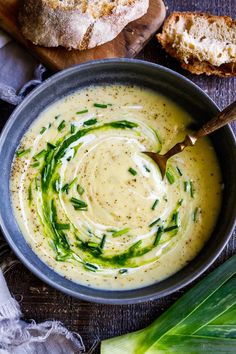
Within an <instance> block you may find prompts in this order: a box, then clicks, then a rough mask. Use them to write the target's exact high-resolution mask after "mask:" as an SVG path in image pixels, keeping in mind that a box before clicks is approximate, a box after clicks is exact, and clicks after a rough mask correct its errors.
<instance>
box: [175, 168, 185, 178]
mask: <svg viewBox="0 0 236 354" xmlns="http://www.w3.org/2000/svg"><path fill="white" fill-rule="evenodd" d="M176 170H177V172H178V174H179V175H180V177H181V176H183V173H182V171H181V170H180V168H179V167H178V166H176Z"/></svg>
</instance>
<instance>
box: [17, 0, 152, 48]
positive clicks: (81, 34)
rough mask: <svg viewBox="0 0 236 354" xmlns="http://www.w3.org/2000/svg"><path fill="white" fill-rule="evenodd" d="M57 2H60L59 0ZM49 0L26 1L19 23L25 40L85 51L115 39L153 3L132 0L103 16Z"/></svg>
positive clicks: (22, 5)
mask: <svg viewBox="0 0 236 354" xmlns="http://www.w3.org/2000/svg"><path fill="white" fill-rule="evenodd" d="M55 2H56V3H57V0H55ZM59 4H60V2H59V0H58V5H55V6H52V4H51V1H48V0H23V1H22V4H21V7H20V11H19V24H20V28H21V31H22V33H23V35H24V37H25V38H27V39H29V40H30V41H31V42H33V43H34V44H36V45H42V46H44V47H58V46H63V47H66V48H68V49H79V50H85V49H89V48H94V47H96V46H98V45H101V44H103V43H106V42H109V41H111V40H112V39H114V38H115V37H116V36H117V35H118V34H119V33H120V32H121V31H122V29H123V28H124V27H125V26H126V25H127V24H128V23H129V22H131V21H133V20H135V19H137V18H139V17H142V16H143V15H144V14H145V13H146V12H147V10H148V7H149V0H128V1H127V3H126V4H125V5H122V4H118V5H117V6H113V7H104V8H103V12H102V13H99V14H97V13H94V11H92V10H93V9H88V8H85V7H82V8H78V6H75V7H74V8H73V7H71V6H70V7H69V8H67V9H65V7H64V6H61V5H59Z"/></svg>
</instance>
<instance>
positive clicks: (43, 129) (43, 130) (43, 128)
mask: <svg viewBox="0 0 236 354" xmlns="http://www.w3.org/2000/svg"><path fill="white" fill-rule="evenodd" d="M46 130H47V128H45V127H42V129H41V130H40V134H41V135H43V133H44V132H45V131H46Z"/></svg>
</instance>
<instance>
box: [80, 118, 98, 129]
mask: <svg viewBox="0 0 236 354" xmlns="http://www.w3.org/2000/svg"><path fill="white" fill-rule="evenodd" d="M97 122H98V120H97V118H92V119H89V120H86V121H85V122H84V123H83V125H85V126H88V127H89V126H90V125H94V124H96V123H97Z"/></svg>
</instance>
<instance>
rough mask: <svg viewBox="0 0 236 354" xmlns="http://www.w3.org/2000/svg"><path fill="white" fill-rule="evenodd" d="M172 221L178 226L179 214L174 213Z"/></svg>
mask: <svg viewBox="0 0 236 354" xmlns="http://www.w3.org/2000/svg"><path fill="white" fill-rule="evenodd" d="M172 221H173V222H174V223H175V224H176V225H177V226H179V212H178V211H176V212H175V213H174V214H173V215H172Z"/></svg>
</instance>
